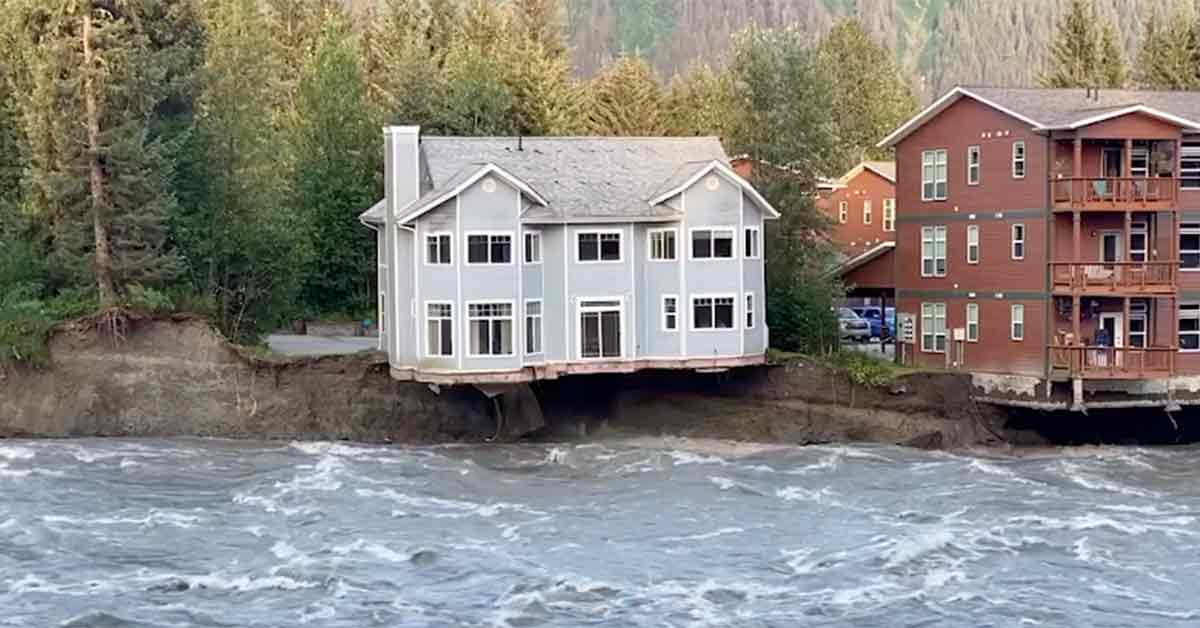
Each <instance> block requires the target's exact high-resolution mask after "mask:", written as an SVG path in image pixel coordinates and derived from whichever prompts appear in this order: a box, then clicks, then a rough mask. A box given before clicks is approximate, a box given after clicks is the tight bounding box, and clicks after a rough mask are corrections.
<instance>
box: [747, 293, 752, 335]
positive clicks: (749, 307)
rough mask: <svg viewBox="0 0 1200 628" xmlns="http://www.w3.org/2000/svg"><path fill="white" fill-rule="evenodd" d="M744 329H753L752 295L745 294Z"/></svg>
mask: <svg viewBox="0 0 1200 628" xmlns="http://www.w3.org/2000/svg"><path fill="white" fill-rule="evenodd" d="M746 329H754V293H753V292H750V293H747V294H746Z"/></svg>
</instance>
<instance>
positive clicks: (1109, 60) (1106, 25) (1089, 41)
mask: <svg viewBox="0 0 1200 628" xmlns="http://www.w3.org/2000/svg"><path fill="white" fill-rule="evenodd" d="M1118 39H1119V38H1118V36H1117V31H1116V27H1115V26H1113V24H1112V23H1111V22H1107V21H1104V22H1102V21H1101V19H1100V17H1099V16H1098V15H1097V14H1096V10H1095V6H1094V5H1093V4H1092V3H1091V2H1088V1H1087V0H1071V5H1070V6H1069V7H1068V8H1067V11H1066V13H1065V14H1063V16H1062V17H1061V18H1060V19H1059V21H1058V25H1057V28H1056V30H1055V33H1054V39H1053V41H1051V43H1050V52H1049V55H1050V56H1049V59H1047V62H1046V65H1047V68H1046V70H1045V71H1044V72H1043V73H1042V74H1041V75H1040V76H1039V77H1038V83H1039V84H1041V85H1042V86H1043V87H1060V88H1065V87H1108V88H1120V87H1124V85H1125V81H1126V74H1127V71H1126V69H1125V59H1124V55H1122V54H1121V45H1120V43H1119V41H1118Z"/></svg>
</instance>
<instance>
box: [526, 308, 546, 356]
mask: <svg viewBox="0 0 1200 628" xmlns="http://www.w3.org/2000/svg"><path fill="white" fill-rule="evenodd" d="M541 352H542V301H541V299H530V300H528V301H526V302H525V353H526V354H538V353H541Z"/></svg>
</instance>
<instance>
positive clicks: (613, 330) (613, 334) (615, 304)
mask: <svg viewBox="0 0 1200 628" xmlns="http://www.w3.org/2000/svg"><path fill="white" fill-rule="evenodd" d="M621 318H622V312H621V301H620V299H606V300H598V301H581V302H580V303H579V357H580V358H581V359H585V360H602V359H604V358H620V357H621V356H622V355H623V349H622V347H621Z"/></svg>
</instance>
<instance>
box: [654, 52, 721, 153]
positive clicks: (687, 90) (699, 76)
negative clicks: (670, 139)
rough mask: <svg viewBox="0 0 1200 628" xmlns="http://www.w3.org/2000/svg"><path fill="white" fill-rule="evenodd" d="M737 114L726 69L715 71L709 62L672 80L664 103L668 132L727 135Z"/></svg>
mask: <svg viewBox="0 0 1200 628" xmlns="http://www.w3.org/2000/svg"><path fill="white" fill-rule="evenodd" d="M737 113H738V107H737V106H736V102H735V99H734V83H733V75H732V74H730V73H729V72H724V71H723V72H720V73H717V72H714V71H713V69H712V68H711V67H709V65H708V64H706V63H697V64H695V65H693V66H692V67H691V68H689V69H688V71H687V72H686V73H685V74H682V75H677V76H675V78H673V79H671V84H670V86H669V88H668V90H667V96H666V103H665V115H666V131H667V133H668V134H669V135H679V136H694V135H716V136H720V137H728V136H729V133H730V131H731V130H732V128H733V125H734V121H733V120H734V117H735V116H736V115H737Z"/></svg>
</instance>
